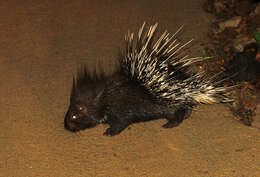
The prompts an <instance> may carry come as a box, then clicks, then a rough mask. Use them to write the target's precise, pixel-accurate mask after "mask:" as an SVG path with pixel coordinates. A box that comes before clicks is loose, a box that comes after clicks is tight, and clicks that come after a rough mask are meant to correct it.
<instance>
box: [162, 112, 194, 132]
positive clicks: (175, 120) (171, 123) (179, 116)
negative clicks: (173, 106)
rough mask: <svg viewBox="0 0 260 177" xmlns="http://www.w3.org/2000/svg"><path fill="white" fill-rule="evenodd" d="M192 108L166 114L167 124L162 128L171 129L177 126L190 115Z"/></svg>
mask: <svg viewBox="0 0 260 177" xmlns="http://www.w3.org/2000/svg"><path fill="white" fill-rule="evenodd" d="M191 112H192V108H180V109H178V110H176V111H175V112H173V113H168V114H166V119H167V120H168V122H167V123H166V124H164V125H163V126H162V127H164V128H172V127H176V126H178V125H179V124H180V123H181V122H182V121H183V120H184V119H186V118H188V117H189V116H190V115H191Z"/></svg>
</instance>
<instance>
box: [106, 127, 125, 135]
mask: <svg viewBox="0 0 260 177" xmlns="http://www.w3.org/2000/svg"><path fill="white" fill-rule="evenodd" d="M120 132H121V131H118V130H117V129H115V128H111V127H110V128H107V129H106V131H105V132H104V135H106V136H114V135H117V134H119V133H120Z"/></svg>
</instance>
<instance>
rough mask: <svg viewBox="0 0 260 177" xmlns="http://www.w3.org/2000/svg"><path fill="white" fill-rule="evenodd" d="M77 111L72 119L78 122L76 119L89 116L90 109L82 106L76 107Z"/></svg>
mask: <svg viewBox="0 0 260 177" xmlns="http://www.w3.org/2000/svg"><path fill="white" fill-rule="evenodd" d="M76 110H77V113H76V114H74V115H72V117H71V118H72V119H73V120H76V119H80V118H81V117H83V116H86V115H87V114H88V109H87V107H86V106H82V105H76Z"/></svg>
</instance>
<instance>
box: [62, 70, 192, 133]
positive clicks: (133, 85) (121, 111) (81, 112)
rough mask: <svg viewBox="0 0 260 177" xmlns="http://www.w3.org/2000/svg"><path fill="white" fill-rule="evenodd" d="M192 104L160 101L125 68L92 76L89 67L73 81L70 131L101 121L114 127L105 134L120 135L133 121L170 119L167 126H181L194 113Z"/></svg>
mask: <svg viewBox="0 0 260 177" xmlns="http://www.w3.org/2000/svg"><path fill="white" fill-rule="evenodd" d="M191 108H192V107H191V105H176V104H174V105H173V104H170V103H169V102H168V101H165V102H163V101H162V100H160V101H159V100H157V99H156V98H154V96H152V95H151V94H150V93H149V92H148V91H146V90H145V89H144V88H143V87H140V86H139V85H138V83H137V82H134V81H133V80H130V79H129V78H128V76H126V75H125V74H124V72H122V71H118V72H115V73H114V74H113V75H112V76H109V77H105V76H104V75H101V76H99V77H98V76H97V74H96V73H94V74H93V75H92V76H91V75H90V74H89V72H88V71H87V70H86V69H85V71H84V72H82V73H80V74H79V76H78V79H77V80H76V81H75V79H74V81H73V88H72V93H71V98H70V106H69V109H68V111H67V114H66V116H65V120H64V126H65V128H66V129H67V130H70V131H72V132H76V131H79V130H83V129H86V128H91V127H94V126H96V125H98V124H101V123H106V124H109V125H110V127H109V128H108V129H107V130H106V131H105V133H104V135H110V136H113V135H116V134H119V133H120V132H121V131H123V130H124V129H125V128H126V127H128V126H129V125H130V124H132V123H135V122H140V121H148V120H153V119H159V118H166V119H167V120H168V122H167V123H166V124H165V125H163V127H164V128H171V127H175V126H177V125H179V124H180V123H181V122H182V121H183V120H184V119H185V118H186V117H188V116H189V115H190V113H191Z"/></svg>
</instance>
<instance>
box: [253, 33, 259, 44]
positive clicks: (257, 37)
mask: <svg viewBox="0 0 260 177" xmlns="http://www.w3.org/2000/svg"><path fill="white" fill-rule="evenodd" d="M253 36H254V38H255V40H256V42H257V43H258V44H260V32H259V31H254V33H253Z"/></svg>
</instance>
